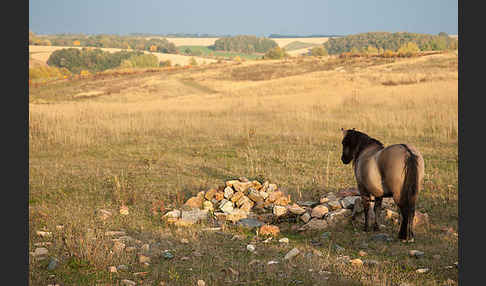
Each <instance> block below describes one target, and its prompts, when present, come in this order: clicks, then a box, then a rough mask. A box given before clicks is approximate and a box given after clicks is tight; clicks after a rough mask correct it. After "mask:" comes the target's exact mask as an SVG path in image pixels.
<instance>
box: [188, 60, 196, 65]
mask: <svg viewBox="0 0 486 286" xmlns="http://www.w3.org/2000/svg"><path fill="white" fill-rule="evenodd" d="M189 65H190V66H197V61H196V59H195V58H191V59H190V60H189Z"/></svg>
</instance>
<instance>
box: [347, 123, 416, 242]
mask: <svg viewBox="0 0 486 286" xmlns="http://www.w3.org/2000/svg"><path fill="white" fill-rule="evenodd" d="M341 131H342V132H343V140H342V145H343V153H342V156H341V160H342V162H343V164H345V165H346V164H349V163H350V162H351V161H353V169H354V175H355V178H356V183H357V186H358V190H359V193H360V196H361V199H362V203H363V210H364V214H365V225H364V231H365V232H367V231H368V212H369V208H370V201H372V198H371V196H373V197H374V202H375V205H374V207H373V211H374V213H375V223H374V225H373V230H374V231H377V230H379V224H378V217H379V214H380V213H381V204H382V200H383V198H386V197H393V200H394V202H395V204H396V205H397V206H398V207H399V209H400V214H401V216H402V221H401V225H400V231H399V233H398V238H399V239H400V240H402V241H404V242H413V241H414V233H413V231H412V226H413V218H414V215H415V203H416V200H417V196H418V193H419V191H420V190H421V189H422V182H423V178H424V172H425V165H424V159H423V157H422V155H421V154H420V152H419V151H418V150H417V149H416V148H415V147H413V146H412V145H410V144H394V145H389V146H387V147H385V146H384V145H383V143H381V142H380V141H378V140H377V139H375V138H371V137H370V136H368V135H367V134H365V133H362V132H360V131H357V130H355V129H354V128H353V129H348V130H344V129H343V128H341ZM353 219H354V217H353Z"/></svg>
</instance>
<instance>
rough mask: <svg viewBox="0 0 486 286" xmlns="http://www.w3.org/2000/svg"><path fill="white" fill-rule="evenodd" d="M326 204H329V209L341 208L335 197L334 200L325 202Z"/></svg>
mask: <svg viewBox="0 0 486 286" xmlns="http://www.w3.org/2000/svg"><path fill="white" fill-rule="evenodd" d="M327 205H328V206H329V209H330V210H333V211H334V210H339V209H341V208H342V207H341V203H340V202H339V201H338V200H337V199H336V200H332V201H331V200H330V201H328V202H327Z"/></svg>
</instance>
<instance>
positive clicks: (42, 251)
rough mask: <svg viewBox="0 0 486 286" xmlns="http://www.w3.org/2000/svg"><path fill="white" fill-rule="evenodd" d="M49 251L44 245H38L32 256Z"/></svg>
mask: <svg viewBox="0 0 486 286" xmlns="http://www.w3.org/2000/svg"><path fill="white" fill-rule="evenodd" d="M47 253H49V250H48V249H47V248H45V247H38V248H36V249H35V251H34V256H40V255H46V254H47Z"/></svg>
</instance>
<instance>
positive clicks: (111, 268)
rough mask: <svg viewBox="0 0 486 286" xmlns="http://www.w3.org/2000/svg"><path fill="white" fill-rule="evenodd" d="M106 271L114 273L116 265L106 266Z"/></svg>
mask: <svg viewBox="0 0 486 286" xmlns="http://www.w3.org/2000/svg"><path fill="white" fill-rule="evenodd" d="M108 272H111V273H116V272H117V269H116V266H109V267H108Z"/></svg>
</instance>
